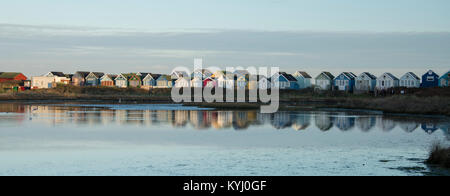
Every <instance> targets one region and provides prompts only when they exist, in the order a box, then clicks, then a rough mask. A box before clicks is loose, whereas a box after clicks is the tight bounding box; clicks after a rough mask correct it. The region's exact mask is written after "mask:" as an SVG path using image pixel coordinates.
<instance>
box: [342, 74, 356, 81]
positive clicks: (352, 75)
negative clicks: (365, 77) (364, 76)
mask: <svg viewBox="0 0 450 196" xmlns="http://www.w3.org/2000/svg"><path fill="white" fill-rule="evenodd" d="M340 75H344V76H345V77H347V78H348V79H349V80H354V79H355V78H356V75H355V74H354V73H352V72H342V73H341V74H340Z"/></svg>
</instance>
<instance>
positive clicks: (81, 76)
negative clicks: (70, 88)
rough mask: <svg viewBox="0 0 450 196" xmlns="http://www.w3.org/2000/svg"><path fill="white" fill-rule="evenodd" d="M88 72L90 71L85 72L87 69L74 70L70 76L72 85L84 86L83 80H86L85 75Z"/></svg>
mask: <svg viewBox="0 0 450 196" xmlns="http://www.w3.org/2000/svg"><path fill="white" fill-rule="evenodd" d="M89 73H91V72H87V71H77V72H75V74H74V75H73V76H72V84H73V85H74V86H84V85H85V81H86V76H88V75H89Z"/></svg>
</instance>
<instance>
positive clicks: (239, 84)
mask: <svg viewBox="0 0 450 196" xmlns="http://www.w3.org/2000/svg"><path fill="white" fill-rule="evenodd" d="M249 77H250V76H249V75H240V76H236V77H235V78H236V88H237V89H246V88H248V81H249Z"/></svg>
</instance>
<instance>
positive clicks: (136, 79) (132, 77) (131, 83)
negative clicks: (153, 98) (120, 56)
mask: <svg viewBox="0 0 450 196" xmlns="http://www.w3.org/2000/svg"><path fill="white" fill-rule="evenodd" d="M144 74H147V73H144ZM124 76H125V77H127V79H128V87H133V88H140V87H141V84H142V79H141V76H140V75H138V74H135V73H129V74H124Z"/></svg>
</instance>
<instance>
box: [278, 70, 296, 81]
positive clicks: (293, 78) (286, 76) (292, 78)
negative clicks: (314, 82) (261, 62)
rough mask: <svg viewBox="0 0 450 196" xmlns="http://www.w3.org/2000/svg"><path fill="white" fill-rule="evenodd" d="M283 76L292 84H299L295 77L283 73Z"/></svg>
mask: <svg viewBox="0 0 450 196" xmlns="http://www.w3.org/2000/svg"><path fill="white" fill-rule="evenodd" d="M281 75H283V76H284V77H285V78H286V79H287V80H288V81H290V82H297V79H295V77H294V76H292V75H291V74H288V73H286V72H281Z"/></svg>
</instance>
